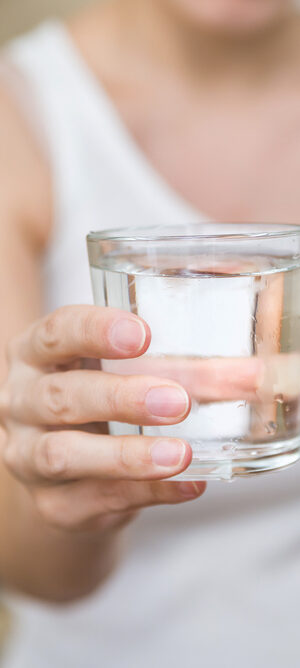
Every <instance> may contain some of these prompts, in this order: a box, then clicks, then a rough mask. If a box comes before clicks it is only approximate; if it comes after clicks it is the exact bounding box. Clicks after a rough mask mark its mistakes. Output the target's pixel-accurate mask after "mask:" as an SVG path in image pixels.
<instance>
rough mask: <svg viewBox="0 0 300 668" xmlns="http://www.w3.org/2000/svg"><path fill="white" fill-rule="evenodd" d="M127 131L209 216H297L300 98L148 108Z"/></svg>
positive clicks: (291, 220) (299, 198)
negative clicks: (139, 120)
mask: <svg viewBox="0 0 300 668" xmlns="http://www.w3.org/2000/svg"><path fill="white" fill-rule="evenodd" d="M131 131H132V132H133V134H134V135H135V138H136V140H137V141H138V143H139V144H140V146H141V148H142V149H143V151H144V153H145V154H146V156H147V158H148V159H149V160H150V162H151V163H152V164H153V166H154V167H155V168H156V169H157V170H158V171H159V173H160V174H161V175H162V176H163V178H164V179H165V180H166V181H167V182H168V183H169V184H171V186H172V187H173V188H174V189H176V190H177V191H178V192H180V194H181V195H182V196H183V197H184V198H185V199H186V200H188V201H189V202H191V203H192V204H193V205H194V206H195V207H196V208H198V209H199V210H201V211H204V212H205V213H206V214H208V215H209V216H210V217H212V218H216V219H220V220H231V221H243V220H253V221H261V220H267V221H269V222H272V221H273V222H275V221H278V222H279V221H284V222H289V223H295V222H298V221H299V216H300V191H299V177H300V100H299V102H298V103H297V104H295V103H294V101H293V103H292V101H291V100H289V99H287V100H286V99H285V98H284V96H283V97H282V98H280V99H278V100H273V101H261V102H260V103H257V104H251V105H249V107H248V108H247V106H245V105H243V106H240V105H239V103H238V101H237V103H236V105H235V104H234V103H233V101H232V100H230V101H226V99H225V100H224V102H223V104H221V103H219V104H217V103H216V104H215V105H212V104H205V103H203V105H199V106H198V107H192V106H188V105H184V104H182V105H179V108H178V107H177V110H176V108H175V111H174V109H172V105H171V106H170V107H169V108H167V106H164V107H163V108H161V109H160V110H159V112H158V110H153V107H152V108H151V107H150V110H149V111H148V113H147V114H145V115H144V117H143V122H142V123H141V124H139V123H138V122H137V121H136V122H135V123H133V124H132V127H131Z"/></svg>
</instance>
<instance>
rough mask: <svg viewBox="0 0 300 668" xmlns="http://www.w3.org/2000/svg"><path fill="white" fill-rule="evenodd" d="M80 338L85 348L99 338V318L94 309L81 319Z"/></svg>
mask: <svg viewBox="0 0 300 668" xmlns="http://www.w3.org/2000/svg"><path fill="white" fill-rule="evenodd" d="M81 339H82V343H83V345H84V346H85V347H86V348H89V347H90V346H91V345H93V344H95V341H97V340H98V339H99V318H97V317H96V316H95V312H94V311H89V312H87V313H86V314H85V315H84V317H83V318H82V320H81Z"/></svg>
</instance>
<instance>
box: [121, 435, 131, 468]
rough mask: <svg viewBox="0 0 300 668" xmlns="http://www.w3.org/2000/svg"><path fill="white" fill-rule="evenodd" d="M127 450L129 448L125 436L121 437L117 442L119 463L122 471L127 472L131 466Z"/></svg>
mask: <svg viewBox="0 0 300 668" xmlns="http://www.w3.org/2000/svg"><path fill="white" fill-rule="evenodd" d="M129 451H130V448H128V442H127V440H126V438H125V437H124V438H121V439H120V443H119V464H120V466H121V469H122V471H123V472H124V473H129V472H130V470H131V468H132V464H131V457H130V452H129Z"/></svg>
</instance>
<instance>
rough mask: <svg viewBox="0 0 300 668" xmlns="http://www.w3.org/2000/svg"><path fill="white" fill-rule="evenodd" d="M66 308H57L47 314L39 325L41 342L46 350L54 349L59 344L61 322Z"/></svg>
mask: <svg viewBox="0 0 300 668" xmlns="http://www.w3.org/2000/svg"><path fill="white" fill-rule="evenodd" d="M63 315H64V308H61V309H57V310H56V311H53V313H50V314H49V315H47V316H46V317H45V318H44V320H43V322H42V323H41V325H40V327H39V343H40V346H41V347H42V348H43V349H45V350H52V349H53V348H56V347H57V346H58V345H59V342H60V339H61V322H62V319H63Z"/></svg>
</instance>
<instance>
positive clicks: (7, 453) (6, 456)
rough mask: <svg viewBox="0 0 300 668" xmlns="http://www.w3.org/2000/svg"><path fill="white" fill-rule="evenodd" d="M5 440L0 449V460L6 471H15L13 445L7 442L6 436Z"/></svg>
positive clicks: (15, 458)
mask: <svg viewBox="0 0 300 668" xmlns="http://www.w3.org/2000/svg"><path fill="white" fill-rule="evenodd" d="M5 440H6V442H5V443H4V446H3V450H2V460H3V463H4V464H5V466H6V468H7V469H8V471H10V472H11V473H15V470H16V464H17V456H16V449H15V448H14V447H13V445H12V443H10V442H9V440H8V437H6V439H5Z"/></svg>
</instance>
